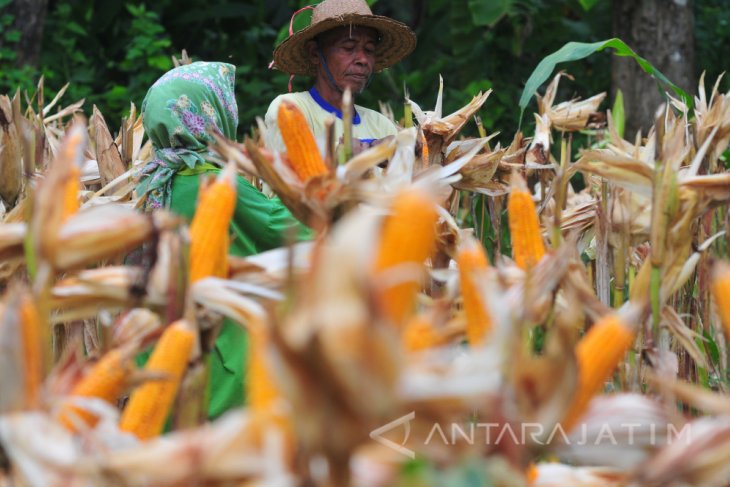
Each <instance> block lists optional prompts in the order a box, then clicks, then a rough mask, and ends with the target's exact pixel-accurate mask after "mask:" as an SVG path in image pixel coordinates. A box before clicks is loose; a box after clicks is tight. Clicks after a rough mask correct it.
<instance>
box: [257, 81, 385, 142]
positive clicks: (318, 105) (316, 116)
mask: <svg viewBox="0 0 730 487" xmlns="http://www.w3.org/2000/svg"><path fill="white" fill-rule="evenodd" d="M283 100H287V101H290V102H292V103H294V104H295V105H297V107H298V108H299V109H300V110H301V111H302V113H303V114H304V118H305V119H306V120H307V123H308V124H309V127H310V128H311V129H312V132H313V133H314V138H315V139H316V140H317V143H318V144H319V145H320V150H321V149H322V147H323V145H324V141H325V121H326V120H327V119H328V118H333V117H334V118H335V140H337V141H339V140H340V137H342V112H341V111H340V110H339V109H338V108H336V107H334V106H332V105H330V104H329V103H328V102H327V101H326V100H325V99H324V98H322V96H321V95H320V94H319V92H318V91H317V90H316V88H314V87H312V88H310V89H309V91H300V92H297V93H287V94H284V95H279V96H277V97H276V98H275V99H274V101H272V102H271V105H269V109H268V110H267V111H266V119H265V121H266V129H267V136H266V145H267V146H268V147H269V148H271V149H275V150H278V151H281V152H284V151H286V146H285V145H284V141H283V140H282V138H281V132H279V127H278V125H277V123H276V116H277V113H278V109H279V104H280V103H281V102H282V101H283ZM397 132H398V129H397V128H396V126H395V125H394V124H393V122H391V121H390V120H389V119H388V118H387V117H386V116H385V115H382V114H381V113H379V112H376V111H375V110H370V109H369V108H365V107H361V106H359V105H355V116H354V117H353V120H352V136H353V137H355V138H357V139H360V140H362V141H363V142H372V141H373V140H376V139H382V138H383V137H387V136H389V135H395V134H396V133H397Z"/></svg>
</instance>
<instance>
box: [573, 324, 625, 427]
mask: <svg viewBox="0 0 730 487" xmlns="http://www.w3.org/2000/svg"><path fill="white" fill-rule="evenodd" d="M633 343H634V331H633V330H632V329H631V328H630V327H628V326H627V325H626V324H625V323H624V322H623V321H622V320H621V319H620V318H619V317H618V316H616V315H608V316H605V317H604V318H602V319H601V320H599V321H598V322H597V323H595V324H594V325H593V327H592V328H591V329H590V330H588V333H586V334H585V335H584V336H583V338H581V340H580V341H579V342H578V345H577V346H576V350H575V354H576V360H577V362H578V387H577V389H576V392H575V396H574V397H573V402H572V405H571V407H570V409H569V410H568V413H567V414H566V415H565V417H564V419H563V422H562V427H563V429H564V430H565V431H566V432H569V431H570V429H571V428H572V427H573V426H574V425H575V424H576V422H577V421H578V420H579V419H580V417H581V415H583V413H584V412H585V410H586V409H587V408H588V403H590V401H591V399H592V398H593V396H594V395H596V394H597V393H598V392H599V391H600V390H601V389H602V388H603V385H604V383H605V382H606V380H607V379H608V378H609V377H611V375H612V374H613V371H614V370H615V369H616V367H617V366H618V364H619V362H620V361H621V359H622V358H623V357H624V355H625V354H626V352H627V351H628V349H629V348H630V347H631V345H632V344H633Z"/></svg>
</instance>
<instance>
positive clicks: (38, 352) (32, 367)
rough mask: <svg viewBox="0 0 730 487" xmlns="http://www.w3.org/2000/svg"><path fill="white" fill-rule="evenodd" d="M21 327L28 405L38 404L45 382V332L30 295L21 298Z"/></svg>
mask: <svg viewBox="0 0 730 487" xmlns="http://www.w3.org/2000/svg"><path fill="white" fill-rule="evenodd" d="M20 326H21V336H22V344H23V345H22V346H23V360H24V364H23V365H24V370H23V373H24V379H25V399H26V404H27V405H29V406H31V407H34V406H37V404H38V391H39V390H40V386H41V382H42V381H43V343H44V342H43V332H42V330H41V322H40V317H39V316H38V309H37V308H36V305H35V302H34V301H33V298H32V297H31V296H30V294H24V295H23V296H21V298H20Z"/></svg>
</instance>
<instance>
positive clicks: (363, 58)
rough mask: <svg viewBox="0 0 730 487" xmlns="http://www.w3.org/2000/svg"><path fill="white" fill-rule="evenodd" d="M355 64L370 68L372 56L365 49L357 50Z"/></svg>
mask: <svg viewBox="0 0 730 487" xmlns="http://www.w3.org/2000/svg"><path fill="white" fill-rule="evenodd" d="M355 62H356V63H358V64H362V65H364V66H370V64H371V56H370V55H369V54H368V53H367V51H365V49H356V50H355Z"/></svg>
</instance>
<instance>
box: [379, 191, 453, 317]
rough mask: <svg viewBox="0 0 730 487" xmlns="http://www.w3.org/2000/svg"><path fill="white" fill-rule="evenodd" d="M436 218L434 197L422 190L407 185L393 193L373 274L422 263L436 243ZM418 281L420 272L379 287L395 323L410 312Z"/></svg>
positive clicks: (419, 284) (385, 308)
mask: <svg viewBox="0 0 730 487" xmlns="http://www.w3.org/2000/svg"><path fill="white" fill-rule="evenodd" d="M437 219H438V213H437V212H436V207H435V205H434V203H433V201H431V199H430V198H429V197H428V196H427V195H426V194H424V193H423V192H421V191H419V190H416V189H409V190H406V191H404V192H402V193H400V194H399V195H398V196H396V198H395V201H394V202H393V208H392V214H391V215H389V216H388V217H387V218H386V219H385V222H384V223H383V228H382V231H381V235H380V244H379V247H378V250H377V255H376V258H375V263H374V271H375V275H376V276H378V275H381V276H382V275H383V273H384V271H392V270H394V269H395V268H396V267H398V266H401V265H404V264H406V265H408V264H411V265H417V266H423V262H424V261H425V260H426V259H427V258H428V257H429V256H430V255H431V254H432V253H433V251H434V249H435V247H436V221H437ZM388 277H390V276H388ZM381 280H382V279H381ZM420 281H421V279H420V276H419V277H416V278H408V279H406V280H404V281H403V282H400V283H397V284H393V285H388V286H383V287H382V288H381V289H379V293H378V294H379V295H378V300H379V304H380V305H381V307H382V310H383V312H384V314H385V316H386V317H387V318H389V319H390V321H391V322H392V323H393V324H394V325H397V326H400V325H401V324H403V323H404V322H405V320H406V319H407V318H408V316H409V315H410V314H411V313H412V312H413V307H414V302H415V298H416V293H417V292H418V289H419V287H420V286H421V282H420Z"/></svg>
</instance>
